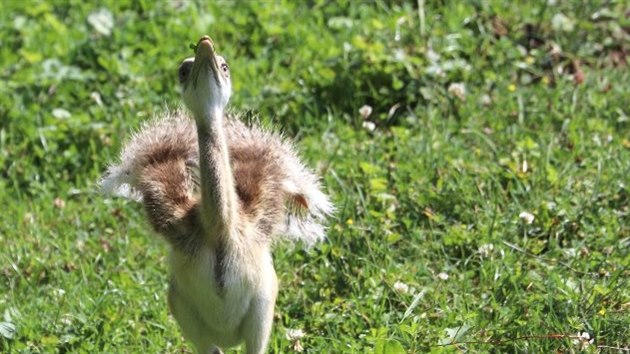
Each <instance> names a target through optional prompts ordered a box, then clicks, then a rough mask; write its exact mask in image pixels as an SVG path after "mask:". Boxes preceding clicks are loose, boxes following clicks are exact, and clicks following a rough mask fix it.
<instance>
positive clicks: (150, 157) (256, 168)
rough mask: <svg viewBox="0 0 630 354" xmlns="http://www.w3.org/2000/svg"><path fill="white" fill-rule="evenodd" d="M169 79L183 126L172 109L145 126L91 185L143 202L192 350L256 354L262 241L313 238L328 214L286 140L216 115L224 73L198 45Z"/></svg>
mask: <svg viewBox="0 0 630 354" xmlns="http://www.w3.org/2000/svg"><path fill="white" fill-rule="evenodd" d="M179 81H180V84H181V86H182V92H183V99H184V102H185V104H186V106H187V107H188V109H189V110H190V112H191V113H192V115H193V117H194V122H192V121H191V120H190V119H189V118H188V117H187V116H186V115H185V114H184V113H183V112H181V111H176V112H172V113H169V114H167V115H166V117H164V118H162V119H158V120H156V121H154V122H152V123H149V124H147V125H146V126H145V127H144V128H142V129H141V130H140V132H138V133H137V134H136V135H135V136H134V137H133V138H132V139H131V141H129V142H128V143H127V144H126V146H125V147H124V149H123V151H122V153H121V161H120V163H119V164H118V165H114V166H111V167H110V168H109V170H108V171H107V173H106V174H105V176H104V177H103V180H102V187H103V189H104V190H105V191H109V192H112V193H115V194H122V195H126V196H129V197H131V198H134V199H136V200H139V201H142V203H143V205H144V209H145V211H146V214H147V216H148V219H149V222H150V224H151V225H152V226H153V228H154V229H155V230H156V231H157V232H158V233H159V234H161V235H162V236H163V237H164V238H165V239H166V241H167V242H168V243H169V244H170V246H171V247H170V249H171V251H170V273H171V275H170V282H169V291H168V303H169V307H170V309H171V311H172V313H173V316H174V317H175V319H176V320H177V322H178V323H179V325H180V327H181V329H182V331H183V333H184V336H185V337H186V338H187V339H188V340H190V341H191V342H192V343H193V344H194V345H195V347H196V348H197V350H198V351H199V352H200V353H221V349H220V348H227V347H232V346H235V345H238V344H240V343H243V342H244V343H245V345H246V352H247V353H249V354H254V353H263V352H264V351H265V347H266V346H267V342H268V339H269V335H270V332H271V326H272V320H273V311H274V306H275V301H276V294H277V280H276V274H275V271H274V268H273V264H272V256H271V246H272V243H273V241H274V240H277V239H278V238H281V237H283V236H284V237H286V238H288V239H291V240H295V241H297V240H299V241H303V242H304V243H305V244H307V245H311V244H313V243H314V242H316V241H319V240H321V239H323V238H324V227H323V226H322V222H323V220H324V219H325V217H326V216H328V215H329V214H330V213H331V212H332V210H333V207H332V205H331V203H330V201H329V199H328V197H327V196H326V195H325V194H324V193H323V192H322V191H321V189H320V185H319V182H318V179H317V177H316V176H315V175H314V174H313V173H312V172H311V171H310V170H309V169H308V168H306V167H305V166H304V165H303V164H302V163H301V162H300V160H299V158H298V157H297V154H296V153H295V151H294V148H293V146H292V145H291V144H289V143H288V142H286V141H285V140H283V139H282V138H281V137H279V136H278V135H275V134H273V133H270V132H266V131H264V130H262V129H261V128H259V127H255V126H252V127H248V126H246V125H245V124H243V123H242V122H240V121H239V120H238V119H236V118H234V117H230V116H229V115H226V113H225V108H226V106H227V104H228V101H229V99H230V95H231V93H232V92H231V81H230V70H229V68H228V65H227V63H226V61H225V59H224V58H223V57H221V56H219V55H217V54H216V53H215V52H214V46H213V43H212V41H211V40H210V38H209V37H207V36H204V37H202V38H201V39H200V40H199V43H198V45H197V49H196V54H195V57H194V58H188V59H186V60H184V61H183V62H182V64H181V65H180V68H179Z"/></svg>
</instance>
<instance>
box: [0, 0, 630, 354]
mask: <svg viewBox="0 0 630 354" xmlns="http://www.w3.org/2000/svg"><path fill="white" fill-rule="evenodd" d="M420 3H422V2H420ZM2 7H3V11H1V12H2V13H1V14H0V38H2V42H3V45H2V46H0V78H1V79H2V83H1V85H0V124H1V126H0V148H1V149H0V166H1V167H2V168H1V169H0V174H1V176H2V178H1V179H0V204H2V205H5V206H6V208H7V210H6V211H5V212H4V213H0V221H1V222H0V241H1V249H2V250H1V251H0V267H1V268H0V279H2V281H1V282H0V312H1V313H2V314H3V317H2V318H0V351H3V352H75V351H76V352H118V351H121V350H122V351H125V350H130V351H147V352H164V351H166V352H179V351H182V350H184V351H189V350H190V349H189V347H188V346H187V345H186V344H185V343H184V341H183V339H182V338H181V335H180V332H179V330H178V329H177V326H176V325H175V322H174V321H173V320H172V319H171V318H170V316H169V314H168V310H167V308H166V299H165V293H166V292H165V289H166V264H165V263H166V260H165V255H166V248H165V245H163V244H162V243H161V242H159V241H158V240H156V238H155V237H153V235H152V233H151V232H150V231H149V230H148V229H149V228H148V225H147V224H146V222H145V221H144V219H143V215H142V212H141V210H140V208H139V207H138V205H135V204H133V203H128V202H125V201H122V200H118V199H108V198H104V197H102V196H101V195H99V194H98V192H97V191H96V190H95V185H96V182H97V180H98V178H99V176H100V174H101V173H102V171H103V170H104V169H105V167H106V165H107V163H109V162H111V161H112V159H113V158H114V157H115V156H116V154H117V153H118V151H119V148H120V145H121V143H122V142H123V141H124V140H125V139H126V137H128V136H129V134H130V132H132V131H133V129H134V128H136V127H138V126H139V125H140V124H141V122H142V121H144V120H146V119H149V118H150V117H152V116H153V115H155V114H159V113H160V112H161V111H163V110H164V109H165V108H166V107H167V106H168V107H175V106H178V105H179V94H178V92H177V88H176V75H175V70H176V68H177V65H178V64H179V62H180V60H181V59H182V58H184V57H186V56H189V55H191V51H190V49H188V45H189V44H190V43H192V42H194V41H195V40H196V39H197V38H198V37H199V35H201V34H206V33H207V34H210V35H211V36H212V37H213V38H214V40H215V42H216V43H217V48H218V50H219V51H220V52H222V53H224V54H225V56H226V57H227V59H228V61H229V62H230V66H231V71H232V73H233V81H234V99H233V101H232V102H233V107H234V108H235V109H238V110H245V111H249V112H254V113H258V114H260V116H261V119H262V120H263V122H264V123H265V124H269V125H274V126H282V127H283V130H284V131H285V133H286V134H287V135H289V136H293V137H295V139H296V141H297V142H298V146H299V148H300V150H301V151H302V152H303V156H304V157H305V159H306V160H307V161H309V164H310V165H311V166H314V167H316V168H317V170H318V171H319V173H320V174H321V175H322V176H323V180H324V183H325V185H326V186H327V189H328V191H329V193H330V194H331V195H332V197H333V199H334V200H335V204H336V205H337V208H338V212H337V214H336V215H335V217H334V218H333V219H332V220H331V222H330V230H329V240H328V241H327V242H326V243H324V244H322V245H321V246H320V247H317V248H316V249H313V250H310V251H302V250H299V249H298V248H292V247H289V246H285V245H281V246H279V247H278V248H277V250H276V252H275V263H276V270H277V272H278V275H279V278H280V281H281V292H280V297H279V300H278V304H277V308H276V321H275V328H274V333H273V337H272V341H271V345H270V350H271V351H273V352H292V351H295V350H296V349H299V347H303V348H304V350H305V351H306V352H312V353H318V352H357V353H361V352H366V351H367V352H377V353H400V352H409V353H415V352H456V351H460V350H470V351H473V352H487V351H495V352H524V351H530V352H550V351H558V350H559V351H563V352H578V351H581V350H585V351H587V352H595V351H597V350H607V349H606V348H604V346H610V347H624V346H626V347H627V346H628V345H630V341H629V340H628V338H630V330H629V329H628V328H630V291H629V290H628V289H629V288H630V286H629V284H628V280H627V279H628V276H630V271H629V269H628V267H629V265H630V253H629V248H630V231H629V227H628V225H629V224H630V217H629V213H630V210H629V192H628V182H629V181H630V179H629V178H628V176H629V175H630V129H629V127H628V114H629V112H628V107H627V98H628V97H629V95H630V87H629V86H628V84H627V83H628V82H629V80H630V74H629V73H628V70H627V66H626V65H627V60H626V56H625V55H626V53H627V52H628V50H630V44H629V41H630V40H629V34H628V33H629V28H630V20H629V17H628V11H629V10H630V9H629V8H628V7H627V6H626V5H624V4H623V3H622V2H608V3H598V2H591V3H588V4H583V5H581V6H575V5H574V4H571V3H569V2H567V3H560V4H550V2H547V3H546V5H540V6H539V5H532V4H509V5H507V4H503V2H493V1H476V2H471V3H466V2H453V3H449V4H442V5H430V4H427V5H426V6H425V7H421V8H418V3H414V2H412V3H407V2H394V3H391V4H390V3H385V2H378V1H377V2H374V3H370V4H364V3H359V2H343V1H341V2H334V3H328V2H323V1H313V2H310V3H303V4H302V3H297V2H288V1H286V2H274V3H270V2H245V3H240V2H239V3H232V2H220V3H218V4H215V5H197V4H195V3H194V2H185V1H181V2H180V1H174V2H162V3H157V4H149V3H148V2H118V1H108V2H107V1H106V2H103V4H102V5H99V6H93V5H89V4H84V3H83V2H78V1H66V2H54V3H45V2H41V3H32V4H28V5H24V4H22V3H19V2H13V1H7V2H5V3H3V5H2ZM459 84H462V85H461V86H460V85H459ZM364 105H368V106H370V107H371V113H370V114H368V113H367V111H368V110H367V108H364V109H362V110H361V112H363V113H359V110H360V109H361V107H363V106H364ZM523 212H526V213H529V214H531V216H533V220H532V221H531V223H528V220H527V219H528V217H527V216H526V215H523V216H522V217H519V215H521V214H522V213H523ZM298 328H299V329H303V330H304V332H305V333H306V335H305V336H304V337H303V338H301V339H300V340H299V343H298V342H297V341H296V340H295V339H291V340H290V339H288V338H287V337H286V336H285V333H286V331H287V329H298ZM583 333H588V336H589V337H590V338H592V339H593V341H592V343H589V340H588V339H584V338H577V336H578V335H583ZM455 343H460V344H455ZM598 346H599V348H598Z"/></svg>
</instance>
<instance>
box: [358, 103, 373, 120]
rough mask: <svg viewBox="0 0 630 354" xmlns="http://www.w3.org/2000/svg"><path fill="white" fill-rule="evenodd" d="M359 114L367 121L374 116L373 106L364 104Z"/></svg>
mask: <svg viewBox="0 0 630 354" xmlns="http://www.w3.org/2000/svg"><path fill="white" fill-rule="evenodd" d="M359 114H360V115H361V117H363V119H367V118H368V117H369V116H370V114H372V106H369V105H367V104H364V105H363V106H362V107H361V108H359Z"/></svg>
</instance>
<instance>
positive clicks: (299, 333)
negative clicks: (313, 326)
mask: <svg viewBox="0 0 630 354" xmlns="http://www.w3.org/2000/svg"><path fill="white" fill-rule="evenodd" d="M304 335H305V333H304V331H303V330H301V329H299V328H298V329H292V328H289V329H287V332H286V337H287V339H288V340H290V341H295V340H298V339H302V338H303V337H304Z"/></svg>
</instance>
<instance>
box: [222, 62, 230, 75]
mask: <svg viewBox="0 0 630 354" xmlns="http://www.w3.org/2000/svg"><path fill="white" fill-rule="evenodd" d="M221 70H223V72H224V73H226V74H227V73H228V72H229V71H230V67H229V66H228V65H227V64H226V63H223V64H221Z"/></svg>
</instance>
